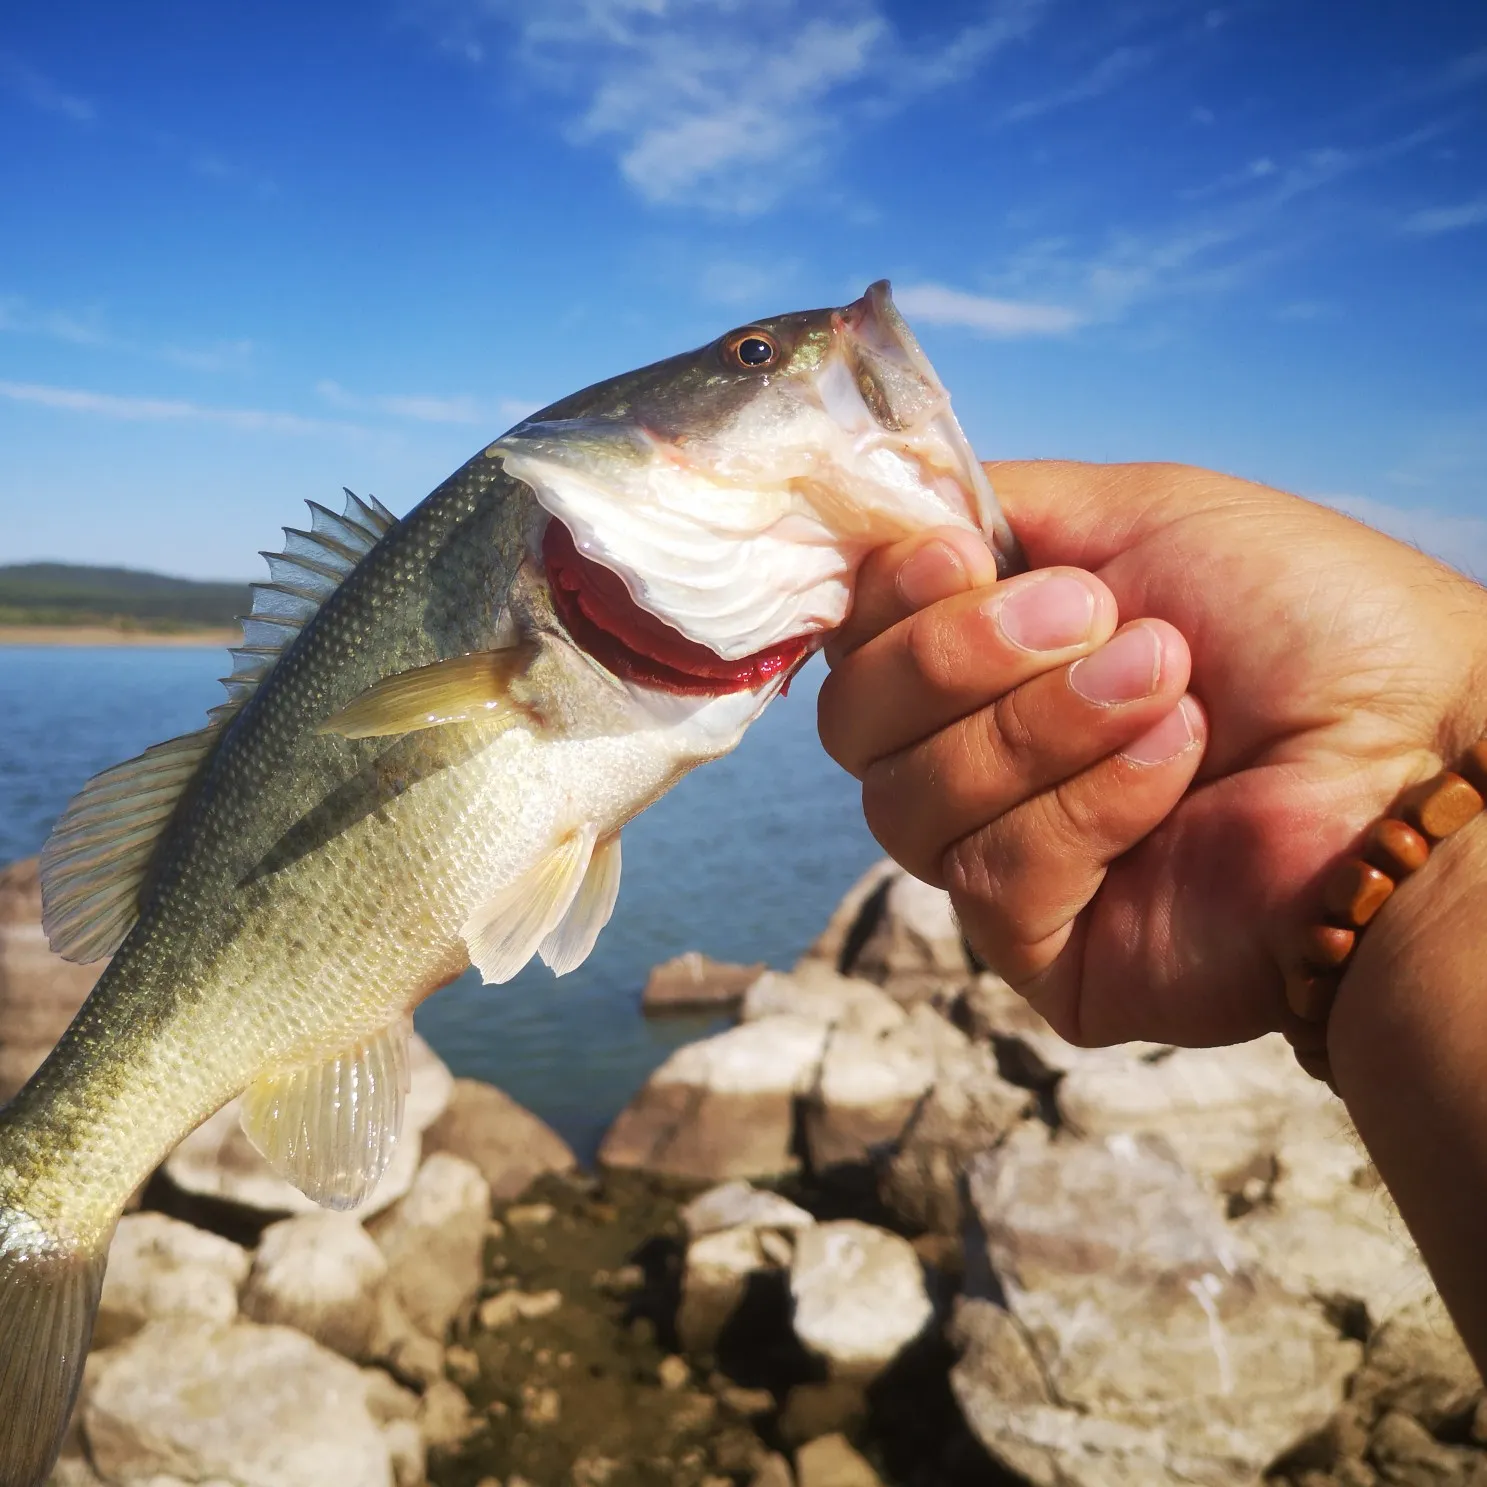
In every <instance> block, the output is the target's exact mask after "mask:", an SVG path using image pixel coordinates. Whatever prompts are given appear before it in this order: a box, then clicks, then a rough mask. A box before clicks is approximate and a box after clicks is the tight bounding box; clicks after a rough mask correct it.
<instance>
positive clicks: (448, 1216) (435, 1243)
mask: <svg viewBox="0 0 1487 1487" xmlns="http://www.w3.org/2000/svg"><path fill="white" fill-rule="evenodd" d="M489 1219H490V1186H489V1184H487V1182H486V1180H485V1178H484V1177H482V1176H481V1175H480V1170H479V1168H477V1167H475V1166H474V1165H473V1164H472V1163H470V1162H467V1161H464V1160H463V1159H462V1158H460V1157H452V1156H449V1155H448V1154H447V1153H444V1152H439V1153H437V1154H436V1155H434V1156H431V1157H430V1158H429V1159H428V1161H427V1162H425V1163H424V1164H423V1166H422V1168H421V1169H420V1170H419V1173H418V1176H417V1178H416V1179H415V1180H414V1183H413V1186H412V1187H411V1188H410V1189H409V1190H408V1193H407V1195H406V1196H405V1197H403V1198H401V1199H399V1201H398V1203H397V1204H396V1206H395V1207H393V1208H391V1209H389V1210H388V1211H387V1212H386V1213H384V1214H379V1215H378V1216H377V1218H376V1219H374V1220H373V1221H372V1223H371V1224H370V1225H369V1226H368V1232H370V1234H371V1236H372V1238H373V1239H375V1240H376V1242H377V1246H378V1248H379V1249H380V1250H381V1251H382V1253H383V1255H384V1256H385V1257H386V1259H387V1269H388V1275H387V1286H388V1289H389V1290H390V1291H391V1292H392V1293H393V1294H394V1295H396V1297H397V1299H398V1301H399V1302H400V1304H401V1305H402V1308H403V1311H404V1312H405V1313H406V1314H407V1316H408V1319H409V1320H410V1321H411V1322H412V1323H413V1325H414V1326H415V1327H417V1328H418V1330H419V1331H420V1332H423V1333H425V1334H426V1335H427V1336H429V1337H432V1338H435V1339H439V1340H442V1339H443V1337H444V1334H445V1332H446V1331H447V1330H448V1328H449V1324H450V1323H451V1322H452V1321H453V1320H454V1318H455V1316H456V1315H457V1314H458V1313H459V1311H460V1309H461V1308H462V1307H463V1306H464V1305H465V1303H466V1302H467V1301H469V1300H470V1299H471V1298H472V1297H473V1296H474V1295H475V1294H476V1292H477V1291H478V1290H479V1289H480V1281H481V1277H482V1275H483V1274H484V1257H485V1226H486V1223H487V1222H488V1221H489Z"/></svg>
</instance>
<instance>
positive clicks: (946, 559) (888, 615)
mask: <svg viewBox="0 0 1487 1487" xmlns="http://www.w3.org/2000/svg"><path fill="white" fill-rule="evenodd" d="M995 582H996V559H995V557H993V556H992V552H991V549H990V548H989V547H987V545H986V544H985V542H983V541H982V540H981V538H980V537H978V536H977V535H976V534H975V533H974V532H967V531H966V530H965V529H964V528H962V527H935V528H933V529H932V530H931V531H928V532H921V533H917V534H916V535H915V536H913V537H905V538H904V539H903V540H902V541H901V542H894V543H891V544H890V545H889V546H887V547H881V548H879V549H878V550H877V551H875V552H871V553H869V554H868V556H867V557H866V559H864V561H863V563H862V566H861V567H860V568H859V569H858V571H857V576H856V578H855V579H854V580H853V584H852V607H851V608H850V609H849V610H848V612H847V618H846V619H845V621H843V623H842V625H841V626H840V628H839V629H838V630H837V631H836V633H835V634H834V635H833V636H832V637H831V639H830V640H829V641H827V643H826V646H825V652H826V661H827V664H828V665H830V666H835V665H836V664H837V663H838V662H839V661H840V660H841V658H842V657H843V656H846V655H848V654H849V653H850V652H852V651H854V650H856V649H857V647H858V646H860V645H862V644H863V643H864V642H866V641H868V640H871V639H872V637H873V636H874V635H878V634H881V633H882V632H883V631H884V630H886V629H888V627H889V626H890V625H896V624H897V623H898V622H899V621H900V620H901V619H903V618H904V617H905V616H906V615H909V614H912V613H913V612H914V611H915V610H916V609H922V608H924V606H925V605H927V604H934V603H936V602H937V601H938V600H941V599H948V598H949V597H950V596H951V595H952V594H960V593H964V592H965V591H966V590H967V589H977V588H984V587H986V586H987V585H989V584H992V583H995Z"/></svg>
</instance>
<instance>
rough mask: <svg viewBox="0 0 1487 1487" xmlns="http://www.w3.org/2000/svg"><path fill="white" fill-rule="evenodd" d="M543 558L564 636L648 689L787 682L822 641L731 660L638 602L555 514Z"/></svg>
mask: <svg viewBox="0 0 1487 1487" xmlns="http://www.w3.org/2000/svg"><path fill="white" fill-rule="evenodd" d="M542 559H543V566H544V567H545V569H546V571H547V581H548V587H549V590H550V592H551V595H552V604H553V608H554V610H555V611H556V612H557V615H558V618H559V619H560V620H561V621H562V622H563V626H564V628H565V629H566V630H567V632H568V635H569V638H570V639H571V640H572V641H573V642H574V644H575V645H577V646H578V647H579V649H580V650H582V651H583V652H584V653H585V654H586V655H588V656H590V657H592V659H593V660H595V661H597V662H598V663H599V664H600V665H601V666H603V667H604V669H605V670H606V671H609V672H610V673H612V674H613V675H614V676H617V677H618V678H619V679H620V680H621V681H625V682H629V683H631V684H633V685H636V686H640V687H644V688H646V689H648V690H651V691H657V692H668V693H672V694H677V695H684V696H700V697H720V696H725V695H727V694H729V693H732V692H754V691H759V690H760V689H762V688H765V687H770V686H773V685H781V684H786V685H787V684H788V679H789V677H790V676H791V675H793V674H794V672H795V671H796V670H797V669H798V668H799V667H800V666H801V665H803V664H804V662H805V661H806V659H807V658H808V657H809V656H810V654H811V653H812V652H813V651H814V650H815V649H816V647H817V645H818V643H819V641H820V637H819V636H816V635H800V636H794V637H792V638H790V639H787V640H783V641H779V642H777V643H776V644H774V645H772V646H767V647H765V648H764V649H763V650H760V651H756V652H754V653H753V654H752V655H748V656H743V657H740V658H738V659H736V660H729V659H727V658H726V657H724V656H720V655H719V654H718V653H717V652H716V651H714V650H712V649H711V648H710V647H708V646H705V645H702V644H700V643H699V642H697V641H695V640H690V639H688V638H687V637H686V636H685V635H683V634H682V633H681V632H680V631H678V630H677V629H675V628H674V627H673V626H671V625H668V624H667V623H666V622H665V621H664V620H661V619H659V618H658V617H657V616H655V615H653V614H651V613H650V612H649V611H648V610H644V609H642V608H641V607H640V605H638V604H637V603H636V602H635V600H634V599H632V598H631V597H630V594H629V591H628V590H627V589H626V587H625V584H624V581H623V580H622V579H621V578H620V577H619V575H618V574H615V573H613V572H611V571H610V570H609V569H607V568H605V567H604V566H603V565H602V564H600V563H597V562H595V561H594V560H593V559H592V558H588V557H586V556H584V555H583V554H582V553H580V552H579V550H578V547H577V545H576V544H575V543H574V541H573V535H572V533H571V532H570V531H569V530H568V528H567V527H566V526H565V525H564V524H563V523H562V522H561V521H559V520H558V519H557V518H556V517H554V518H553V519H552V520H550V521H549V522H548V524H547V530H546V532H545V533H544V535H543V539H542Z"/></svg>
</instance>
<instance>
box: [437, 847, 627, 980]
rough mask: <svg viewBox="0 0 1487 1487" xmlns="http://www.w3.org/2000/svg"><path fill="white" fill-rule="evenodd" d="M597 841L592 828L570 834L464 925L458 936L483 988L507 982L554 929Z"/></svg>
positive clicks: (578, 886) (579, 884)
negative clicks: (481, 980) (466, 950)
mask: <svg viewBox="0 0 1487 1487" xmlns="http://www.w3.org/2000/svg"><path fill="white" fill-rule="evenodd" d="M597 837H598V832H597V831H596V830H595V829H594V827H592V826H584V827H581V828H579V829H577V830H574V831H570V832H568V833H567V835H565V836H564V837H562V838H561V839H560V840H559V841H558V842H557V844H556V845H555V846H553V847H552V848H551V849H549V851H548V852H547V853H546V855H545V856H544V857H543V858H542V859H541V860H540V861H539V862H537V863H536V865H535V866H533V867H531V868H529V869H528V870H527V871H526V872H525V873H523V874H522V876H521V877H519V878H518V879H517V880H516V881H515V882H514V883H508V884H507V885H506V886H505V887H504V888H501V889H498V890H497V891H496V892H495V893H494V894H492V895H491V897H490V898H489V899H487V900H486V902H485V903H483V904H481V905H480V907H479V908H477V909H476V910H475V912H474V913H473V914H471V915H470V917H469V918H468V919H467V920H466V921H465V925H464V928H463V929H461V931H460V935H461V937H462V938H463V939H464V942H465V946H466V948H467V949H468V950H469V952H470V960H471V961H472V963H473V964H474V965H475V966H476V967H477V968H478V969H479V971H480V975H481V977H482V979H483V980H484V981H485V982H486V984H487V985H498V984H499V983H501V982H503V981H509V980H510V979H511V978H512V977H513V976H514V975H516V973H517V972H518V971H519V970H521V968H522V967H523V966H524V965H526V963H527V962H528V961H529V960H530V959H531V958H532V957H533V955H535V954H536V953H537V950H538V947H539V946H541V945H542V944H543V943H544V942H545V941H546V940H547V938H548V936H549V935H551V934H553V933H554V932H555V931H556V930H557V929H558V927H559V925H560V924H561V923H562V922H563V919H564V916H565V915H566V914H567V913H568V910H569V908H570V907H571V905H572V904H573V902H574V900H575V898H576V897H577V896H578V893H579V891H580V889H581V888H582V887H583V885H584V880H585V876H586V874H587V872H588V867H589V860H590V858H591V857H592V856H593V853H594V843H595V841H596V839H597ZM596 933H597V931H596Z"/></svg>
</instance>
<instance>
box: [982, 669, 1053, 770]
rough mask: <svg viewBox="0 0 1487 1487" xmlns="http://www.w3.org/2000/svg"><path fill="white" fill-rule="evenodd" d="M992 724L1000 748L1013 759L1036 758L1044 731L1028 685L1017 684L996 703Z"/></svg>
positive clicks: (992, 710) (992, 711) (993, 707)
mask: <svg viewBox="0 0 1487 1487" xmlns="http://www.w3.org/2000/svg"><path fill="white" fill-rule="evenodd" d="M991 713H992V725H993V731H994V733H995V736H996V741H997V745H998V747H999V751H1000V752H1001V753H1003V754H1004V755H1006V757H1007V758H1008V759H1010V760H1013V761H1026V760H1029V759H1032V758H1035V757H1036V756H1037V755H1038V753H1039V752H1040V744H1041V741H1042V740H1041V733H1040V730H1039V727H1038V718H1037V709H1036V707H1035V705H1034V703H1033V701H1032V698H1031V697H1030V695H1029V689H1028V688H1027V687H1025V686H1024V687H1014V688H1013V689H1012V691H1010V692H1008V693H1007V695H1006V696H1005V697H1001V698H999V699H998V700H997V701H996V702H995V703H994V704H993V706H992V709H991Z"/></svg>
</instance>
